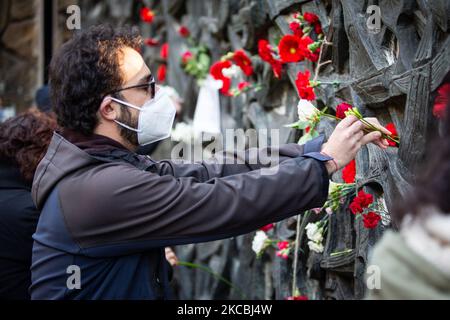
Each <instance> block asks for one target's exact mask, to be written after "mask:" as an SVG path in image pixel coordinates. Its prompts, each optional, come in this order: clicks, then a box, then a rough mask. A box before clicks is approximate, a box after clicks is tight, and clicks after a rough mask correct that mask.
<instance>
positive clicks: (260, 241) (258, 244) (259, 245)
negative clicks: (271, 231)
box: [252, 230, 268, 254]
mask: <svg viewBox="0 0 450 320" xmlns="http://www.w3.org/2000/svg"><path fill="white" fill-rule="evenodd" d="M267 239H268V237H267V235H266V233H265V232H264V231H262V230H259V231H257V232H256V234H255V237H254V238H253V242H252V249H253V251H255V253H256V254H259V253H261V251H262V250H264V248H265V246H266V240H267Z"/></svg>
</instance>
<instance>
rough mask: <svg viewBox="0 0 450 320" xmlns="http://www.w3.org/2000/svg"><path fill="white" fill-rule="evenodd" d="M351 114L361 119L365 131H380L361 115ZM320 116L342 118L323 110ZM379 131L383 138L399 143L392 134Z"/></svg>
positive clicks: (337, 119)
mask: <svg viewBox="0 0 450 320" xmlns="http://www.w3.org/2000/svg"><path fill="white" fill-rule="evenodd" d="M352 114H353V113H352ZM353 115H355V116H356V117H358V119H359V121H361V122H362V123H363V124H364V125H365V126H366V128H364V129H363V130H364V131H365V132H373V131H380V130H379V129H378V128H377V127H375V126H374V125H373V124H371V123H370V122H368V121H367V120H364V118H363V117H362V116H361V117H360V115H356V114H353ZM320 116H324V117H327V118H330V119H334V120H336V121H341V120H342V119H340V118H338V117H336V116H333V115H331V114H328V113H325V112H321V113H320ZM380 133H381V136H382V137H383V138H384V139H388V140H390V141H392V142H394V143H396V144H400V140H399V139H398V138H394V137H393V136H390V135H387V134H385V133H383V132H381V131H380Z"/></svg>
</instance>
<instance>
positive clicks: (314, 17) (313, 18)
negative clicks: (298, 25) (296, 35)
mask: <svg viewBox="0 0 450 320" xmlns="http://www.w3.org/2000/svg"><path fill="white" fill-rule="evenodd" d="M303 19H305V21H307V22H309V23H310V24H314V23H316V22H318V21H319V17H318V16H317V15H316V14H314V13H312V12H305V13H304V14H303Z"/></svg>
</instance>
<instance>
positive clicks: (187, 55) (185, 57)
mask: <svg viewBox="0 0 450 320" xmlns="http://www.w3.org/2000/svg"><path fill="white" fill-rule="evenodd" d="M192 57H193V55H192V52H190V51H186V52H185V53H183V55H182V56H181V61H182V63H183V64H186V63H188V61H189V60H190V59H192Z"/></svg>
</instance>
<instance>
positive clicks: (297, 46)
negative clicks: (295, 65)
mask: <svg viewBox="0 0 450 320" xmlns="http://www.w3.org/2000/svg"><path fill="white" fill-rule="evenodd" d="M301 45H302V42H301V38H299V37H297V36H295V35H292V34H287V35H285V36H283V38H281V40H280V43H279V44H278V50H279V52H280V57H281V61H283V62H285V63H287V62H298V61H300V60H303V59H304V54H303V52H302V50H301Z"/></svg>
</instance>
